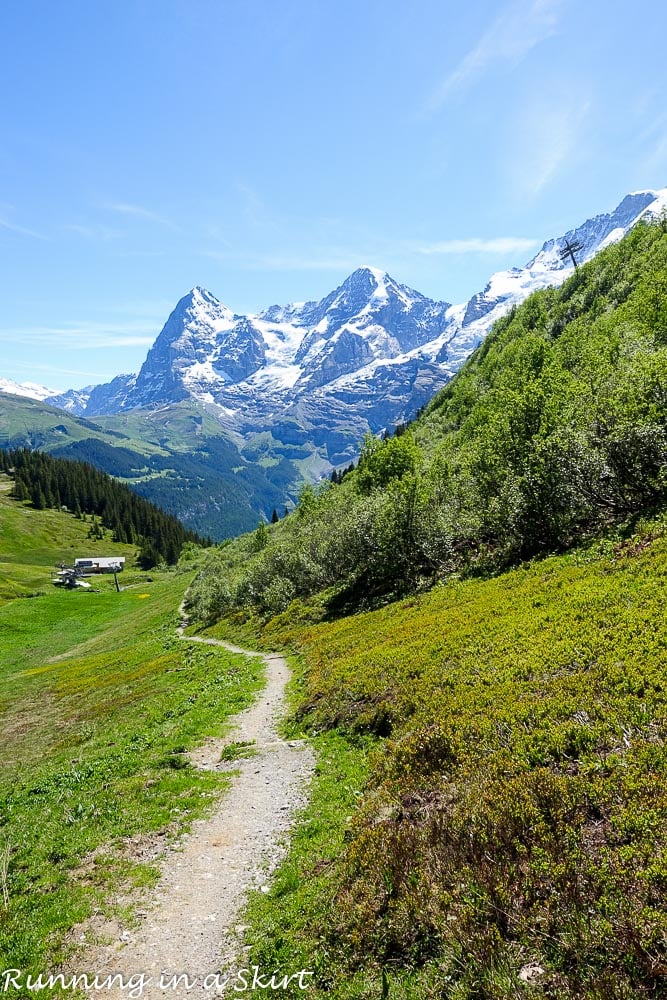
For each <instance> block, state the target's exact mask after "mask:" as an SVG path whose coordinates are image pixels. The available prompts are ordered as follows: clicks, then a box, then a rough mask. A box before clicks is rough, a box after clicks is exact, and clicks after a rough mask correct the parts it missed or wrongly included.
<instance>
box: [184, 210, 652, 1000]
mask: <svg viewBox="0 0 667 1000" xmlns="http://www.w3.org/2000/svg"><path fill="white" fill-rule="evenodd" d="M666 508H667V220H663V221H662V222H661V223H660V224H655V225H650V226H648V225H647V226H637V227H635V228H634V229H633V231H632V232H631V233H629V234H628V235H627V236H626V237H625V238H624V239H623V240H622V241H621V242H620V243H618V244H617V245H610V246H608V247H607V248H605V249H604V250H603V251H602V252H601V253H600V254H598V255H597V256H596V257H595V258H594V259H592V260H590V261H589V262H588V263H586V264H584V265H583V266H582V267H580V268H579V270H578V271H577V273H576V274H572V275H571V276H570V277H569V278H568V280H566V281H565V282H564V283H563V284H562V286H561V287H560V288H548V289H543V290H541V291H537V292H535V293H534V294H533V296H531V297H530V298H529V299H528V301H526V302H524V303H523V304H522V305H520V306H518V307H517V308H516V310H514V311H513V312H512V313H510V314H509V315H507V316H506V317H504V318H503V319H501V320H500V321H499V322H498V323H497V324H496V326H495V327H494V329H493V331H492V332H491V334H490V335H489V336H488V337H487V339H486V340H485V342H484V343H483V344H482V345H480V347H479V348H478V350H477V351H476V352H475V353H474V354H473V356H472V357H471V358H470V359H469V360H468V361H467V363H466V364H465V365H464V366H463V367H462V369H461V370H460V371H459V373H458V374H457V375H456V376H455V377H454V378H453V379H452V381H451V382H450V383H449V385H448V386H446V387H445V388H444V389H443V390H442V391H441V392H440V393H439V394H438V395H437V396H436V397H435V399H434V400H433V401H432V403H431V404H430V405H429V406H428V408H427V410H426V412H425V414H424V415H423V416H422V417H420V418H419V419H418V420H416V421H415V423H414V424H413V425H412V426H411V427H410V428H408V429H407V431H405V432H403V433H399V434H398V435H395V436H394V437H391V438H388V439H387V440H385V441H383V442H380V441H377V440H376V439H368V440H367V441H366V443H365V446H364V448H363V451H362V455H361V460H360V463H359V467H358V469H357V470H356V471H355V472H353V473H351V474H348V475H346V476H345V477H344V479H343V482H342V483H341V484H340V485H334V484H325V485H323V486H322V487H321V488H320V489H319V490H314V489H311V490H309V491H306V493H305V494H304V495H303V498H302V501H301V504H300V507H299V509H298V511H297V512H296V513H295V514H294V515H293V516H292V517H290V518H287V519H286V520H285V521H283V522H281V523H279V524H276V525H274V526H272V527H271V528H269V529H267V530H265V531H264V532H257V533H256V534H255V536H254V537H253V536H250V537H246V538H244V539H239V540H237V541H236V542H235V543H232V544H231V545H229V546H227V547H226V548H225V549H224V550H223V551H217V552H211V553H210V557H209V560H208V561H207V564H205V566H204V568H203V570H202V572H201V573H200V575H199V577H198V578H197V580H196V581H195V583H194V584H193V586H192V588H191V590H190V601H191V611H192V613H194V614H197V615H198V616H199V619H200V621H201V622H202V623H208V624H209V625H211V628H210V630H209V633H208V634H211V635H218V636H226V637H228V638H235V637H238V638H240V637H241V635H242V636H243V639H244V640H245V641H246V642H247V641H250V640H249V636H248V633H249V632H255V633H257V632H259V634H260V635H261V637H262V639H263V641H264V642H266V643H269V644H270V648H276V645H277V644H278V643H280V642H282V643H284V644H285V645H286V646H287V648H288V649H289V650H291V651H293V652H295V653H298V654H299V662H300V665H301V674H300V694H299V695H298V696H297V697H298V701H297V703H296V705H295V710H294V716H293V720H292V722H293V726H294V735H297V734H298V735H302V733H303V732H304V730H305V731H306V732H308V733H310V734H311V735H312V736H313V738H314V739H315V741H316V743H317V745H318V747H319V749H320V753H321V762H322V763H321V766H320V767H319V768H318V769H317V772H316V779H315V784H314V789H313V802H312V806H311V808H310V811H309V812H308V814H307V815H306V816H305V817H304V823H303V824H302V827H301V829H300V831H298V832H297V834H296V837H295V839H294V841H293V843H292V849H291V853H290V856H289V858H288V860H287V862H286V864H285V866H284V867H283V869H282V870H281V871H280V872H279V875H278V883H277V887H276V891H274V892H273V893H271V894H268V895H266V896H264V897H262V898H260V899H258V900H257V901H256V902H255V904H254V907H253V909H252V911H251V917H250V920H249V922H252V923H253V924H254V928H253V929H252V930H251V940H250V945H251V947H252V951H251V954H252V956H253V961H255V962H258V963H260V964H261V965H262V966H264V965H265V966H266V967H277V966H278V965H279V963H280V961H281V959H282V958H284V956H286V955H289V956H290V957H291V958H294V957H295V956H296V957H297V959H298V962H299V963H301V964H302V965H303V967H304V968H306V967H313V968H315V969H317V973H316V977H315V979H314V984H313V987H314V996H315V997H320V996H321V997H323V996H325V995H327V996H332V997H334V998H339V1000H349V998H350V997H366V996H372V995H378V994H379V993H380V992H384V993H385V995H386V994H387V993H388V994H389V995H390V996H392V995H394V994H395V995H396V996H400V997H407V996H411V997H412V996H414V997H426V996H443V995H446V996H451V997H454V996H456V997H459V998H461V1000H480V998H484V1000H515V998H517V997H519V996H523V995H536V996H537V995H539V996H545V997H546V996H549V997H558V998H562V1000H628V998H631V997H632V998H633V1000H635V998H636V1000H649V998H651V997H653V996H656V995H661V993H662V992H664V976H665V970H666V969H667V937H666V934H665V931H666V929H667V913H666V910H665V898H664V882H665V871H666V868H665V858H666V857H667V796H666V795H665V788H666V787H667V785H666V782H665V779H666V777H667V749H666V748H667V684H666V678H667V650H666V647H665V642H664V635H665V633H666V629H667V619H666V616H665V609H664V599H663V592H664V584H665V580H666V579H667V511H666ZM554 552H557V553H558V554H555V555H554V554H553V553H554ZM526 560H529V561H526ZM508 566H509V567H511V568H508ZM434 584H435V585H434ZM406 592H407V593H408V594H409V596H408V597H407V599H405V600H402V601H392V600H391V598H392V597H394V596H396V595H397V594H401V593H402V594H405V593H406ZM381 603H383V604H384V606H383V607H378V606H377V605H379V604H381ZM364 604H366V605H369V604H370V605H373V604H374V605H375V608H374V609H373V610H370V611H364V610H363V607H364ZM221 615H222V618H220V616H221ZM216 619H219V620H218V621H216ZM213 623H214V624H213ZM239 633H240V635H239ZM254 641H257V640H256V636H255V639H254Z"/></svg>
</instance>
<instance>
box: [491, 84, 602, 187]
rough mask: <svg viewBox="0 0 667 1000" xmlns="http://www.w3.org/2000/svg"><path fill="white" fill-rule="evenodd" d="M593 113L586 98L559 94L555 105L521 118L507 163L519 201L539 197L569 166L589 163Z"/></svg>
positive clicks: (545, 105) (537, 105) (538, 107)
mask: <svg viewBox="0 0 667 1000" xmlns="http://www.w3.org/2000/svg"><path fill="white" fill-rule="evenodd" d="M590 110H591V102H590V100H588V99H587V98H586V97H585V95H581V94H579V95H572V94H569V95H565V96H563V95H560V94H559V95H557V96H556V97H555V98H554V99H553V101H552V102H551V103H549V101H539V102H536V103H533V104H532V105H531V106H530V107H529V108H527V109H526V110H524V112H523V113H522V114H520V115H519V116H518V118H517V121H516V123H515V129H516V136H515V139H514V141H513V142H509V143H508V144H507V145H508V148H509V149H511V155H510V157H509V158H508V160H507V163H506V170H507V172H508V174H509V177H510V180H511V185H512V187H513V188H514V191H515V194H516V196H517V197H520V198H526V197H527V198H531V197H536V196H537V195H538V194H540V193H541V192H542V190H543V189H544V188H545V187H546V186H547V185H548V184H549V183H550V182H551V181H552V180H554V179H555V177H556V176H557V175H558V174H559V173H560V172H561V171H562V170H563V169H564V168H565V167H566V166H567V165H568V164H569V163H572V164H574V163H575V162H576V163H580V162H581V161H582V160H585V159H586V157H587V155H588V153H587V143H586V141H585V129H586V124H587V122H588V120H589V113H590Z"/></svg>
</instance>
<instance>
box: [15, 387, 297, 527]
mask: <svg viewBox="0 0 667 1000" xmlns="http://www.w3.org/2000/svg"><path fill="white" fill-rule="evenodd" d="M23 447H28V448H38V449H40V450H42V451H48V452H50V453H51V454H53V455H54V456H55V457H58V458H70V459H77V460H79V461H84V462H89V463H91V464H92V465H95V466H96V467H97V468H99V469H102V470H103V471H105V472H108V473H109V474H110V475H113V476H116V477H118V478H120V479H122V480H123V481H125V482H127V483H128V484H129V485H131V486H132V487H133V489H135V490H136V491H137V492H138V493H140V494H141V495H142V496H144V497H146V498H147V499H148V500H151V501H152V502H153V503H155V504H157V505H158V506H160V507H162V509H163V510H165V511H167V512H168V513H170V514H175V515H176V516H177V517H179V518H180V519H181V520H182V521H183V523H184V524H185V525H186V527H188V528H189V529H191V530H193V531H197V532H199V533H200V534H203V535H210V536H211V537H213V538H216V539H220V538H225V537H229V536H231V535H234V534H236V533H238V532H241V531H247V530H249V529H250V528H252V527H254V526H255V525H256V524H257V522H258V520H260V518H261V517H263V516H264V517H270V516H271V512H272V510H273V508H274V507H276V508H278V509H279V510H282V509H283V508H284V505H285V501H286V499H287V498H289V497H291V496H292V495H293V494H294V489H295V485H296V483H298V482H299V481H300V480H301V473H300V471H299V468H298V467H297V465H296V464H293V463H292V462H291V461H290V460H288V459H287V458H285V457H284V456H282V455H281V454H280V453H277V454H276V455H275V456H274V457H273V459H272V460H271V462H270V464H268V465H263V464H258V463H257V462H256V457H257V456H256V455H255V453H254V452H253V451H252V449H250V450H249V453H248V457H246V456H245V454H243V453H242V450H241V449H242V448H243V441H242V439H241V438H240V436H239V435H232V434H229V433H227V432H226V431H225V430H224V428H223V427H222V425H221V424H220V422H219V421H218V420H217V419H216V418H215V417H214V416H212V415H211V414H209V413H208V412H207V411H206V410H205V409H204V408H202V407H198V406H196V405H195V404H194V403H192V402H187V401H186V402H181V403H175V404H173V405H171V406H164V407H160V408H159V409H155V410H140V411H136V410H135V411H132V412H129V413H127V414H116V415H110V416H100V417H96V418H95V419H94V420H86V419H81V418H78V417H72V416H69V415H68V414H67V413H64V412H63V411H62V410H57V409H55V408H54V407H52V406H47V405H45V404H44V403H38V402H36V401H35V400H32V399H26V398H24V397H19V396H9V395H7V394H5V393H1V394H0V448H23Z"/></svg>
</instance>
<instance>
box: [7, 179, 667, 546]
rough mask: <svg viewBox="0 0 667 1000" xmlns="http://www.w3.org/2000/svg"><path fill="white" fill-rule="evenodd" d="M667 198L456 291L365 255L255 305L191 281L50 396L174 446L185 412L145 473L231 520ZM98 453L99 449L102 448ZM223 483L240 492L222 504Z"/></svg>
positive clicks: (315, 469) (394, 413)
mask: <svg viewBox="0 0 667 1000" xmlns="http://www.w3.org/2000/svg"><path fill="white" fill-rule="evenodd" d="M665 205H667V189H665V190H663V191H657V192H656V191H645V192H638V193H635V194H632V195H628V196H627V197H626V198H625V199H624V200H623V201H622V202H621V203H620V205H619V206H618V207H617V208H616V209H615V210H614V211H613V212H611V213H609V214H605V215H600V216H596V217H595V218H592V219H590V220H588V221H587V222H586V223H584V224H583V225H582V226H580V227H578V228H577V229H575V230H572V231H571V232H569V233H567V234H565V236H563V237H560V238H559V239H552V240H549V241H547V242H546V243H545V244H544V246H543V247H542V249H541V250H540V252H539V253H538V254H537V255H536V256H535V257H534V258H533V259H532V260H531V261H530V262H529V263H528V264H527V265H526V267H524V268H513V269H511V270H508V271H502V272H499V273H497V274H495V275H493V277H492V278H491V279H490V281H489V282H488V284H487V286H486V288H485V289H484V290H483V291H482V292H480V293H478V294H477V295H475V296H473V297H472V298H471V299H470V300H469V301H468V302H467V303H463V304H459V305H450V304H449V303H447V302H436V301H433V300H431V299H428V298H426V297H425V296H423V295H421V294H420V293H419V292H417V291H415V290H413V289H410V288H408V287H407V286H405V285H401V284H400V283H398V282H397V281H395V280H394V279H393V278H391V277H390V276H389V275H387V274H386V273H385V272H383V271H380V270H378V269H377V268H372V267H364V268H359V269H358V270H357V271H355V272H354V273H353V274H352V275H350V276H349V277H348V278H347V279H346V280H345V281H344V282H343V283H342V284H341V285H340V286H339V287H338V288H336V289H334V291H332V292H331V293H330V294H329V295H327V296H325V297H324V298H323V299H322V300H321V301H320V302H305V303H303V302H302V303H293V304H291V305H289V306H278V305H274V306H271V307H270V308H269V309H266V310H265V311H264V312H262V313H259V314H257V315H247V316H244V315H239V314H236V313H234V312H233V311H232V310H231V309H229V308H228V307H227V306H225V305H223V304H222V303H221V302H219V301H218V300H217V299H216V298H215V297H214V296H213V295H211V293H210V292H207V291H206V290H205V289H202V288H199V287H197V288H194V289H192V291H191V292H189V293H188V295H186V296H184V297H183V298H182V299H181V300H180V301H179V302H178V304H177V305H176V308H175V309H174V310H173V312H172V313H171V315H170V316H169V318H168V320H167V322H166V324H165V326H164V328H163V330H162V331H161V333H160V334H159V336H158V337H157V339H156V341H155V343H154V344H153V346H152V347H151V349H150V351H149V352H148V356H147V358H146V360H145V362H144V364H143V365H142V367H141V370H140V371H139V373H138V374H136V375H119V376H117V377H116V378H115V379H113V380H112V381H111V382H109V383H107V384H105V385H100V386H95V387H88V389H85V390H77V391H70V392H68V393H61V394H58V395H55V396H52V397H49V398H48V399H47V400H46V401H47V402H50V403H52V404H53V405H55V406H58V407H61V408H63V409H65V410H67V411H68V412H70V413H72V414H78V415H80V416H85V417H88V418H90V417H92V418H93V420H94V421H95V422H98V423H99V422H100V421H102V418H105V421H106V420H107V418H108V420H109V421H110V423H109V424H108V426H109V427H110V428H111V427H113V426H115V424H114V421H116V422H118V421H120V420H124V419H125V418H126V417H127V418H128V419H130V420H131V421H133V422H134V428H135V430H136V434H137V436H138V437H141V436H142V435H143V434H144V433H147V434H148V435H149V438H150V435H151V434H152V429H151V428H153V427H155V425H156V424H159V425H160V427H161V436H160V435H158V436H157V438H155V437H153V438H151V440H154V441H156V442H157V444H158V447H162V445H163V444H165V445H166V448H167V451H169V450H170V445H169V441H170V439H171V434H172V427H174V426H176V427H178V428H179V431H178V433H179V441H181V443H179V445H178V447H177V449H176V451H178V453H179V458H178V461H177V463H176V465H177V466H178V467H179V468H181V469H182V466H183V463H185V464H187V465H188V467H189V468H190V472H188V473H187V474H186V475H184V476H183V478H182V480H181V481H180V482H178V481H174V477H173V476H172V473H171V472H169V471H167V470H166V469H165V468H164V467H161V468H158V467H157V466H156V467H155V468H154V469H153V470H152V471H150V470H149V476H150V478H147V479H145V480H144V481H143V483H141V484H139V483H138V487H139V488H140V489H142V490H148V491H151V493H150V495H151V496H152V497H153V498H154V499H156V500H157V501H158V502H159V503H161V504H162V505H165V504H166V505H167V506H168V508H169V509H170V510H172V511H173V512H175V513H178V514H179V516H182V517H184V519H185V521H186V523H188V525H189V526H190V527H193V528H196V529H197V530H200V531H204V532H205V533H207V534H208V533H211V534H212V535H213V536H214V537H221V535H228V534H233V533H234V532H235V531H238V530H243V529H244V528H248V527H250V526H251V524H252V522H253V520H254V522H255V523H256V522H257V520H258V519H259V518H260V517H268V516H270V515H271V512H272V510H273V509H274V508H276V509H279V510H282V509H283V507H284V506H285V504H286V503H287V504H290V503H291V502H292V501H293V500H294V499H295V497H296V495H297V493H298V489H299V484H300V483H301V482H303V481H304V480H305V481H313V480H316V479H317V478H319V477H321V476H322V475H327V474H329V473H330V472H331V470H332V468H336V467H341V466H346V465H348V464H349V463H350V461H352V460H354V459H355V458H356V457H357V455H358V451H359V444H360V442H361V440H362V439H363V437H364V435H365V434H366V433H367V432H368V431H371V432H372V433H374V434H377V433H379V432H381V431H382V430H383V429H385V428H389V429H390V430H391V429H392V428H393V427H395V426H396V425H398V424H400V423H402V422H404V421H405V420H406V419H409V418H411V417H412V416H414V414H415V413H416V412H417V411H418V410H419V409H420V408H422V407H423V406H424V405H426V404H427V403H428V402H429V400H430V399H431V398H432V397H433V395H434V394H435V393H436V392H437V391H438V390H439V389H441V388H442V387H443V386H444V385H445V384H446V383H447V382H448V381H449V379H450V378H451V377H452V375H453V374H454V373H455V372H456V371H457V370H458V369H459V368H460V366H461V364H462V363H463V362H464V361H465V359H466V358H467V357H468V356H469V355H470V353H471V352H472V351H473V350H474V349H475V348H476V347H477V346H478V345H479V344H480V343H481V342H482V341H483V340H484V338H485V337H486V335H487V333H488V331H489V330H490V328H491V326H492V324H493V323H494V322H495V321H496V320H497V319H499V318H500V317H502V316H503V315H505V314H506V313H507V312H508V310H510V309H511V308H512V307H513V306H514V305H516V304H518V303H520V302H522V301H523V300H524V299H525V298H526V297H527V296H528V295H529V294H530V293H531V292H532V291H534V290H536V289H539V288H545V287H550V286H558V285H559V284H561V283H562V282H563V281H564V280H565V279H566V278H567V277H569V276H570V275H571V274H572V272H573V265H572V263H571V261H570V262H567V261H565V262H564V261H563V260H562V259H561V251H562V250H563V248H564V246H565V244H566V242H567V241H576V243H578V244H580V245H581V249H580V250H579V251H578V258H579V261H580V262H582V263H583V262H584V261H585V260H586V259H590V258H592V257H593V256H594V255H595V254H596V253H598V252H599V251H600V250H601V249H602V248H604V247H605V246H607V245H609V244H610V243H613V242H615V241H617V240H618V239H619V238H620V237H621V236H622V235H623V234H624V233H625V232H627V231H628V229H630V228H632V227H633V226H635V225H636V224H637V222H638V220H639V219H641V218H643V217H647V216H658V215H659V214H660V212H661V211H662V210H663V209H664V207H665ZM26 391H27V390H26ZM40 391H41V390H40ZM45 391H46V390H45ZM2 398H3V399H4V398H7V397H4V396H3V397H2ZM174 408H175V409H174ZM184 409H185V410H187V411H188V413H189V414H190V415H191V419H190V420H189V426H190V434H189V439H188V440H183V439H182V434H181V430H182V428H183V426H184V423H188V421H185V422H184V421H183V420H182V419H181V418H182V414H183V411H184ZM105 421H103V422H105ZM142 425H144V426H145V431H144V430H143V429H142ZM105 426H106V422H105ZM119 429H121V432H122V428H120V425H119ZM135 430H133V431H132V433H133V434H134V433H135ZM186 437H187V435H186ZM211 438H212V439H215V440H214V443H212V444H210V445H207V448H208V450H206V449H204V448H203V444H202V443H203V441H204V440H205V439H206V440H209V439H211ZM82 448H84V446H83V445H78V446H77V449H78V452H79V453H80V452H81V449H82ZM138 450H139V451H142V449H141V448H138ZM188 450H189V451H190V452H192V453H193V456H194V458H193V461H194V463H195V465H196V466H197V469H198V470H199V471H203V472H204V479H205V481H207V482H208V480H209V479H210V477H213V478H214V479H215V481H216V483H217V484H218V485H217V487H214V484H213V481H212V480H211V482H210V483H209V484H208V485H205V486H204V488H203V489H202V490H197V491H195V493H194V494H193V503H192V505H191V506H189V505H188V501H187V497H186V490H187V489H189V488H190V487H191V486H192V485H193V484H196V483H197V482H198V481H199V471H197V470H196V469H193V468H192V462H191V459H190V458H189V457H188V456H187V455H186V454H185V453H186V452H187V451H188ZM204 455H205V458H204V459H203V464H204V465H205V469H203V470H202V461H200V459H201V458H202V457H203V456H204ZM79 457H85V456H84V455H81V454H79ZM94 460H95V461H98V462H99V463H103V462H104V456H103V454H102V452H101V451H100V448H99V447H96V455H95V458H94ZM138 468H139V467H137V466H135V471H136V470H137V469H138ZM109 471H111V467H110V470H109ZM156 472H160V473H161V474H162V482H158V481H157V475H156V474H155V473H156ZM142 475H143V474H138V475H136V476H135V478H136V479H137V480H139V479H141V478H142ZM179 476H180V473H178V471H177V472H176V480H178V479H179ZM239 489H240V491H241V496H239ZM216 491H217V492H218V493H219V494H220V495H221V496H222V497H223V498H226V497H231V498H233V499H232V500H231V502H230V503H223V504H222V505H221V504H220V503H217V502H216V499H215V494H216ZM216 508H217V509H216ZM223 508H224V509H223ZM237 515H238V516H237Z"/></svg>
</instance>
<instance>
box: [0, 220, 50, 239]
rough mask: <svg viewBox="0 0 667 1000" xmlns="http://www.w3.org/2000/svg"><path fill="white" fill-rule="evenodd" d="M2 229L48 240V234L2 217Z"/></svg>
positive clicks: (0, 221) (0, 225)
mask: <svg viewBox="0 0 667 1000" xmlns="http://www.w3.org/2000/svg"><path fill="white" fill-rule="evenodd" d="M0 229H8V230H9V232H10V233H17V235H19V236H28V237H29V238H30V239H32V240H48V236H43V235H42V233H36V232H35V230H34V229H27V228H26V227H25V226H17V225H15V224H14V223H13V222H7V220H6V219H0Z"/></svg>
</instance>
